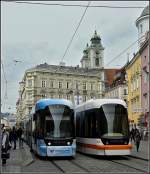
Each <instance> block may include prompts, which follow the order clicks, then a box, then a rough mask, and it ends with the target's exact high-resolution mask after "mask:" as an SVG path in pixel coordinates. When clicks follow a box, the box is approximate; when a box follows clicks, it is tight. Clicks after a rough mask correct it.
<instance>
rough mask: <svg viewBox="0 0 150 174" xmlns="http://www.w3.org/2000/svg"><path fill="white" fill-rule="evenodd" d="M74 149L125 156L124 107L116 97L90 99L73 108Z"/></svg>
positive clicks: (126, 129) (126, 126) (127, 148)
mask: <svg viewBox="0 0 150 174" xmlns="http://www.w3.org/2000/svg"><path fill="white" fill-rule="evenodd" d="M75 117H76V118H75V119H76V141H77V151H80V152H83V153H87V154H94V155H129V154H130V153H131V149H132V145H131V143H130V141H129V124H128V114H127V106H126V103H125V102H124V101H123V100H120V99H92V100H89V101H87V102H85V103H83V104H81V105H78V106H76V108H75Z"/></svg>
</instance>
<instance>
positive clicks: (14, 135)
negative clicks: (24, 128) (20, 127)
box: [12, 127, 17, 149]
mask: <svg viewBox="0 0 150 174" xmlns="http://www.w3.org/2000/svg"><path fill="white" fill-rule="evenodd" d="M16 140H17V132H16V129H15V127H13V130H12V141H13V143H14V149H16Z"/></svg>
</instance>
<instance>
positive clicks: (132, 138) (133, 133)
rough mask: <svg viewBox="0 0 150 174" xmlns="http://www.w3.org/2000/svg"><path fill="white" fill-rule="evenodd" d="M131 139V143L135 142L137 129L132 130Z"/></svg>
mask: <svg viewBox="0 0 150 174" xmlns="http://www.w3.org/2000/svg"><path fill="white" fill-rule="evenodd" d="M130 139H131V142H132V140H133V141H134V142H135V129H134V128H132V130H131V131H130Z"/></svg>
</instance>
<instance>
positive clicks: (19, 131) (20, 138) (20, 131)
mask: <svg viewBox="0 0 150 174" xmlns="http://www.w3.org/2000/svg"><path fill="white" fill-rule="evenodd" d="M17 135H18V139H19V147H21V146H22V128H21V127H19V129H18V130H17Z"/></svg>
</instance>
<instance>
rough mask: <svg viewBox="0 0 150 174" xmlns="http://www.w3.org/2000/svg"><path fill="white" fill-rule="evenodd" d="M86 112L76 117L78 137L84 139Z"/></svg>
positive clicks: (79, 113)
mask: <svg viewBox="0 0 150 174" xmlns="http://www.w3.org/2000/svg"><path fill="white" fill-rule="evenodd" d="M83 119H84V112H78V113H77V117H76V122H77V123H76V136H77V137H84V122H83V121H84V120H83Z"/></svg>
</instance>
